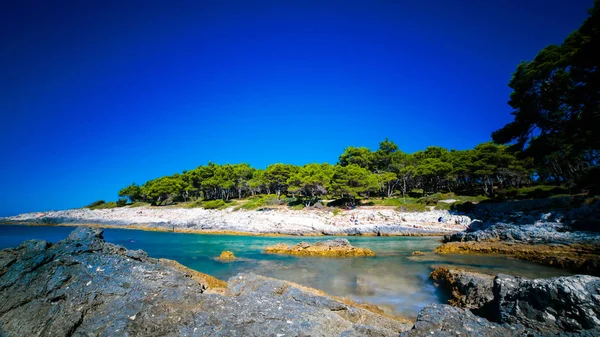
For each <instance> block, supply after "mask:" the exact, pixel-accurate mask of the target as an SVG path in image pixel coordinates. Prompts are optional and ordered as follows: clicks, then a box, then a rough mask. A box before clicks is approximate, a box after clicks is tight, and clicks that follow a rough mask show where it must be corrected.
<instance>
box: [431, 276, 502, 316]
mask: <svg viewBox="0 0 600 337" xmlns="http://www.w3.org/2000/svg"><path fill="white" fill-rule="evenodd" d="M430 278H431V279H432V280H433V282H434V284H435V285H436V286H438V287H440V288H442V289H443V290H445V291H446V292H447V293H449V294H450V296H451V297H450V300H449V303H450V304H452V305H454V306H457V307H461V308H466V309H471V310H473V312H475V313H477V314H478V315H480V316H484V317H486V316H487V312H489V310H490V308H489V306H490V305H492V301H493V300H494V293H493V287H494V276H492V275H485V274H480V273H475V272H470V271H465V270H458V269H448V268H445V267H438V268H436V269H435V270H434V271H433V272H432V273H431V275H430Z"/></svg>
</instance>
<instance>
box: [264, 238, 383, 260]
mask: <svg viewBox="0 0 600 337" xmlns="http://www.w3.org/2000/svg"><path fill="white" fill-rule="evenodd" d="M265 252H266V253H269V254H287V255H297V256H329V257H358V256H375V253H374V252H373V251H372V250H370V249H368V248H359V247H353V246H352V245H351V244H350V242H349V241H348V240H346V239H334V240H326V241H317V242H315V243H314V244H313V245H311V244H310V243H307V242H300V243H298V244H296V245H294V246H291V247H290V246H288V245H286V244H283V243H279V244H276V245H274V246H269V247H267V248H265Z"/></svg>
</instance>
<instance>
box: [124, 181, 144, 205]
mask: <svg viewBox="0 0 600 337" xmlns="http://www.w3.org/2000/svg"><path fill="white" fill-rule="evenodd" d="M119 197H126V198H129V200H130V201H131V202H132V203H134V202H137V201H140V200H142V187H141V186H138V185H136V183H132V184H131V185H129V186H127V187H125V188H123V189H121V190H120V191H119Z"/></svg>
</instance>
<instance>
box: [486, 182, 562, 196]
mask: <svg viewBox="0 0 600 337" xmlns="http://www.w3.org/2000/svg"><path fill="white" fill-rule="evenodd" d="M565 194H569V190H568V189H567V188H565V187H562V186H547V185H538V186H531V187H524V188H507V189H504V190H502V191H499V192H498V195H497V198H498V199H539V198H548V197H551V196H555V195H565Z"/></svg>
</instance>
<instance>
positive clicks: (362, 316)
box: [0, 227, 410, 337]
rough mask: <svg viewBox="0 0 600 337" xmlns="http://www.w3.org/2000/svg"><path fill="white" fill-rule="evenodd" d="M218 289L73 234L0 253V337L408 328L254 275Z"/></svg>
mask: <svg viewBox="0 0 600 337" xmlns="http://www.w3.org/2000/svg"><path fill="white" fill-rule="evenodd" d="M225 286H226V284H225V283H224V282H223V281H220V280H216V279H214V278H212V277H210V276H208V275H204V274H202V273H199V272H195V271H192V270H189V269H187V268H185V267H183V266H181V265H179V264H178V263H176V262H174V261H168V260H157V259H153V258H150V257H147V256H146V255H145V254H142V253H140V252H139V251H136V252H132V251H128V250H126V249H125V248H123V247H120V246H116V245H113V244H108V243H106V242H104V240H103V239H102V231H100V230H93V229H89V228H83V227H82V228H78V229H76V230H75V231H74V232H73V233H72V234H71V235H70V236H69V237H68V238H67V239H65V240H62V241H59V242H58V243H56V244H54V245H52V244H50V243H48V242H45V241H26V242H24V243H22V244H21V245H20V246H19V247H17V248H12V249H5V250H2V251H0V336H3V337H4V336H18V337H20V336H58V337H60V336H186V335H187V336H216V335H227V336H271V335H272V336H276V335H280V336H281V335H285V336H300V335H312V336H341V335H344V336H359V335H367V336H368V335H381V336H397V335H398V334H399V333H400V332H402V331H405V330H407V329H409V328H410V325H408V324H405V323H402V322H400V321H397V320H393V319H390V318H388V317H384V316H382V315H379V314H376V313H373V312H370V311H368V310H364V309H361V308H358V307H355V306H352V305H349V304H347V303H345V302H343V301H340V300H337V299H335V298H333V297H330V296H327V295H326V294H324V293H322V292H320V291H318V290H315V289H310V288H305V287H302V286H299V285H296V284H293V283H290V282H285V281H279V280H274V279H269V278H266V277H261V276H257V275H252V274H250V275H245V274H240V275H238V276H235V277H233V278H231V279H230V280H229V287H228V289H225V288H224V287H225Z"/></svg>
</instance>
